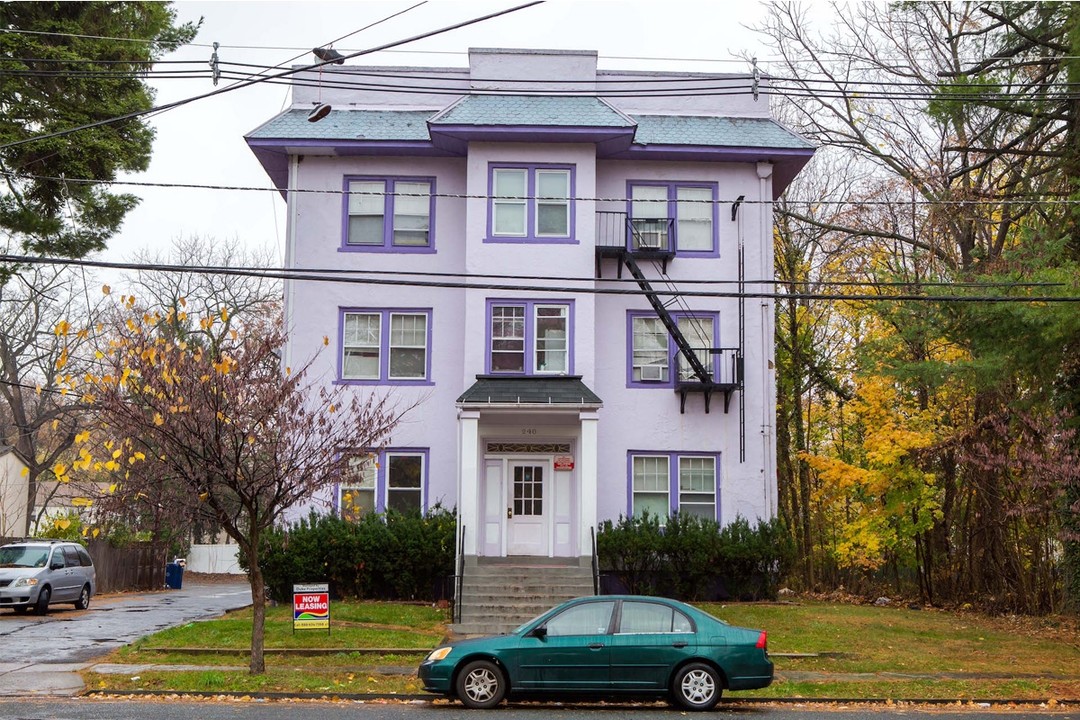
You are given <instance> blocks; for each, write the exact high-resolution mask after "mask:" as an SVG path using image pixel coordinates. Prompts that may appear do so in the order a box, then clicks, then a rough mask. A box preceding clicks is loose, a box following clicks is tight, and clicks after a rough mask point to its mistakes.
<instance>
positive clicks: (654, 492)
mask: <svg viewBox="0 0 1080 720" xmlns="http://www.w3.org/2000/svg"><path fill="white" fill-rule="evenodd" d="M717 458H718V456H717V455H715V454H707V453H681V452H662V453H650V452H632V453H630V502H629V506H630V507H629V511H630V514H631V515H633V516H635V517H640V516H641V515H642V514H643V513H645V512H648V513H649V514H650V515H652V516H656V517H659V518H660V523H661V524H662V525H663V524H665V522H666V519H667V517H668V516H669V515H670V514H671V513H673V512H675V511H679V512H680V513H683V514H689V515H696V516H698V517H702V518H707V519H711V520H716V519H718V518H719V517H720V516H719V513H718V509H719V489H720V486H719V482H718V478H717V465H718V461H717Z"/></svg>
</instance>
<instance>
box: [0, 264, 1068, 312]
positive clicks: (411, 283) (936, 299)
mask: <svg viewBox="0 0 1080 720" xmlns="http://www.w3.org/2000/svg"><path fill="white" fill-rule="evenodd" d="M0 262H9V263H16V264H18V263H25V264H37V265H72V266H76V267H94V268H106V269H114V270H129V271H130V270H140V271H144V272H170V273H197V274H208V275H225V276H235V277H260V278H270V279H275V278H276V279H280V280H294V281H305V282H333V283H345V284H355V285H378V286H400V287H427V288H442V289H462V290H499V291H509V292H535V293H562V294H567V293H571V294H584V295H629V296H645V295H647V293H646V291H644V290H642V289H640V288H608V287H603V288H599V287H582V286H576V285H565V286H551V285H517V284H513V283H506V282H502V283H492V282H484V283H476V282H467V281H456V282H451V281H446V280H415V279H413V280H402V279H397V278H387V277H358V276H360V275H381V274H382V273H377V272H375V271H365V270H356V271H353V272H352V274H350V275H349V276H346V273H342V272H340V271H329V270H316V269H294V270H288V269H283V268H240V267H223V266H185V265H172V264H169V265H161V264H150V263H122V262H109V261H103V260H84V259H83V260H73V259H69V258H53V257H40V256H28V255H9V254H3V255H0ZM414 274H417V275H418V274H419V273H414ZM460 276H461V277H465V278H468V277H469V276H468V275H467V274H462V275H460ZM500 277H502V278H504V279H505V278H507V277H512V276H500ZM564 281H565V279H564ZM581 282H583V283H586V282H587V283H592V284H594V285H595V283H597V282H604V281H603V280H597V279H595V278H590V279H589V280H583V281H581ZM1006 287H1009V288H1011V287H1012V286H1006ZM653 293H655V294H657V295H664V296H672V297H693V298H748V299H749V298H753V299H773V300H841V301H849V302H885V301H889V302H901V301H903V302H933V303H954V302H955V303H1055V304H1058V303H1080V296H1076V295H1027V296H1019V297H1018V296H1005V295H927V294H892V295H880V294H863V295H852V294H845V293H817V292H815V293H804V292H800V293H789V292H766V291H743V292H739V291H734V292H727V291H711V290H689V291H679V290H656V289H654V290H653Z"/></svg>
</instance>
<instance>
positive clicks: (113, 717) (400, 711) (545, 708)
mask: <svg viewBox="0 0 1080 720" xmlns="http://www.w3.org/2000/svg"><path fill="white" fill-rule="evenodd" d="M693 715H694V714H693V713H686V712H682V711H680V710H675V709H671V708H667V707H665V706H663V705H659V704H650V705H632V704H617V705H606V706H560V705H558V704H554V703H545V704H535V705H510V706H504V707H501V708H499V709H497V710H491V711H479V710H466V709H465V708H464V707H462V706H461V705H458V704H456V703H455V704H439V705H432V704H431V703H429V702H416V703H400V702H391V703H379V702H338V703H328V702H257V701H250V700H248V701H243V702H229V701H217V700H211V701H205V702H190V701H187V700H181V699H178V698H165V699H159V700H146V699H132V700H125V701H113V700H95V699H93V698H79V699H77V700H43V699H38V700H35V699H30V700H0V720H297V719H298V718H300V719H302V720H346V719H348V720H478V719H479V718H487V717H498V719H499V720H548V719H549V718H560V719H561V718H565V719H566V720H618V719H619V718H627V719H628V720H672V719H673V718H687V717H690V716H693ZM913 716H915V717H925V718H927V719H928V720H930V719H932V720H972V718H1006V719H1007V720H1036V719H1039V718H1053V719H1054V720H1059V719H1060V720H1080V709H1078V708H1076V707H1072V708H1057V709H1039V708H1020V709H1014V708H1008V707H987V708H981V707H978V706H975V707H968V706H965V707H964V708H960V709H953V708H949V707H946V708H941V707H929V708H916V707H911V706H893V707H889V706H881V705H875V706H865V707H843V706H841V707H836V706H778V705H756V704H755V705H752V704H738V703H733V704H723V705H721V706H720V707H719V708H718V709H717V710H716V711H714V712H711V713H702V714H701V715H700V717H703V718H717V717H718V718H731V719H732V720H734V719H735V718H738V719H739V720H826V718H827V719H828V720H870V719H871V718H881V717H905V718H911V717H913Z"/></svg>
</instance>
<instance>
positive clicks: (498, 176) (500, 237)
mask: <svg viewBox="0 0 1080 720" xmlns="http://www.w3.org/2000/svg"><path fill="white" fill-rule="evenodd" d="M573 185H574V177H573V169H572V168H571V167H568V166H547V165H492V166H491V180H490V187H491V193H490V194H491V203H490V216H489V218H488V240H490V241H495V242H514V241H520V242H573V232H572V230H573V206H574V201H573Z"/></svg>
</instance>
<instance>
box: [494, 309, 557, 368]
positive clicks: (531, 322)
mask: <svg viewBox="0 0 1080 720" xmlns="http://www.w3.org/2000/svg"><path fill="white" fill-rule="evenodd" d="M496 305H499V306H503V305H515V306H518V307H523V308H525V371H524V372H505V371H503V372H496V371H494V370H492V369H491V311H492V308H493V307H495V306H496ZM537 305H541V306H542V305H565V306H566V307H567V311H566V316H567V317H566V326H567V327H566V365H567V369H566V372H565V373H553V372H536V371H535V370H534V369H533V364H534V363H535V362H536V328H535V327H534V326H535V324H536V306H537ZM484 323H485V327H484V374H485V375H498V376H500V377H502V376H506V377H524V376H528V375H536V376H539V377H551V376H554V377H558V376H560V375H573V374H574V301H573V300H522V299H520V298H488V299H487V309H486V311H485V321H484Z"/></svg>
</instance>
